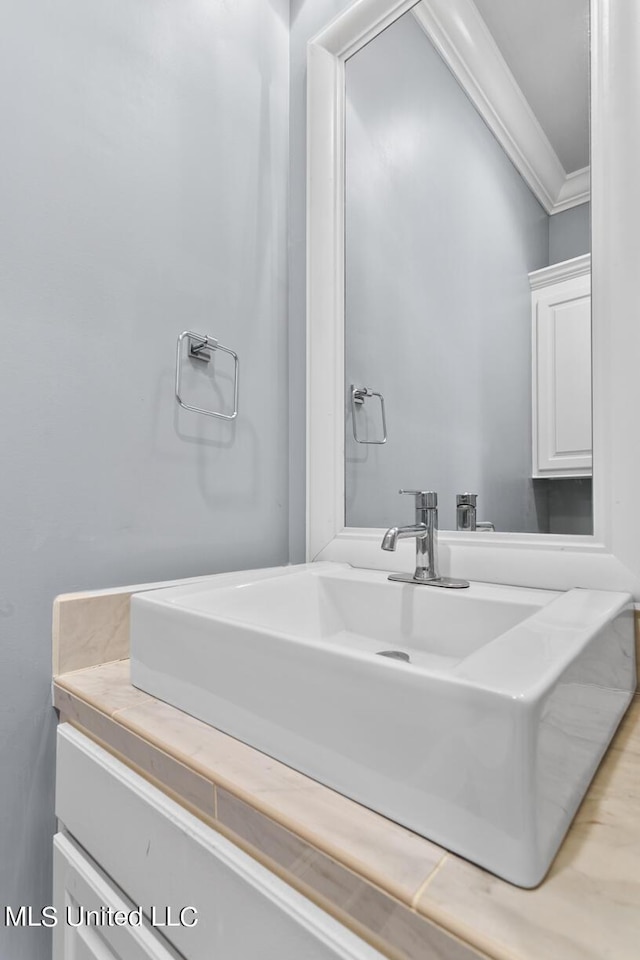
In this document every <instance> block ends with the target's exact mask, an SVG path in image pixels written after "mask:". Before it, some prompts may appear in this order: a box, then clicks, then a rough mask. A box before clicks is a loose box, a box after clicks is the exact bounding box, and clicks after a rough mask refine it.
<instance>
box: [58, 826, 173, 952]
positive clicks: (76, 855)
mask: <svg viewBox="0 0 640 960" xmlns="http://www.w3.org/2000/svg"><path fill="white" fill-rule="evenodd" d="M53 905H54V906H55V908H56V916H57V924H56V926H55V928H54V930H53V960H180V957H179V954H177V953H176V951H175V950H174V949H173V948H172V947H170V946H169V945H168V944H167V943H165V942H164V941H163V938H162V937H161V936H160V935H159V934H156V933H155V932H154V931H153V930H150V929H149V928H148V926H146V925H143V924H141V925H140V926H138V917H137V916H134V915H133V914H132V911H134V910H135V904H133V903H132V902H131V901H130V900H127V898H126V897H125V896H124V894H123V893H122V891H120V890H118V888H117V887H116V886H114V884H113V883H112V882H111V881H110V880H109V878H108V877H107V876H106V875H105V874H104V873H103V872H102V870H100V869H99V867H98V866H97V865H96V864H95V863H93V861H91V860H90V859H89V858H88V857H87V856H86V854H85V853H84V852H83V851H82V850H81V849H80V848H79V847H78V845H77V844H76V843H74V842H73V840H71V839H70V838H69V837H66V836H64V835H63V834H61V833H59V834H57V835H56V836H55V837H54V839H53ZM87 911H94V912H95V914H96V915H97V917H98V918H104V917H107V918H113V917H115V916H116V915H117V914H118V912H122V914H123V916H127V917H128V918H131V920H132V923H131V924H125V925H118V924H116V923H115V922H113V921H112V922H111V923H109V922H103V923H100V924H98V923H97V922H96V921H94V920H93V918H92V917H91V916H90V914H89V913H88V912H87ZM107 911H110V913H107Z"/></svg>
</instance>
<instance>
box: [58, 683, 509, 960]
mask: <svg viewBox="0 0 640 960" xmlns="http://www.w3.org/2000/svg"><path fill="white" fill-rule="evenodd" d="M96 666H99V665H96ZM87 669H91V668H87ZM78 672H79V671H74V673H78ZM64 680H65V677H64V676H63V677H58V678H56V679H55V681H54V706H56V707H57V708H58V709H59V710H60V713H61V717H60V719H61V722H63V721H64V722H67V723H70V724H71V725H72V726H74V727H76V728H77V729H79V730H80V731H81V732H83V733H85V734H86V735H87V736H89V737H90V738H91V739H92V740H94V741H95V742H96V743H98V744H99V745H100V746H102V747H103V748H104V749H106V750H108V751H109V752H110V753H112V754H113V755H114V756H116V757H117V758H118V759H119V760H121V762H123V763H125V764H126V765H127V766H129V767H130V768H131V769H134V770H135V771H136V772H137V773H139V774H140V775H141V776H143V777H144V778H145V779H146V780H148V781H149V782H150V783H152V784H153V785H154V786H156V787H157V788H158V789H160V790H162V791H163V792H164V793H166V794H167V795H168V796H170V797H171V798H172V799H174V800H175V801H176V802H178V803H180V804H181V805H182V806H184V807H185V809H187V810H189V812H190V813H192V814H193V815H194V816H196V817H198V818H199V819H200V820H202V821H204V822H205V823H207V824H208V825H209V826H210V827H211V828H212V829H214V830H216V831H217V832H219V833H221V834H222V835H223V836H225V837H227V838H228V839H229V840H231V841H232V842H233V843H235V844H237V845H238V846H239V847H241V848H242V849H243V850H244V851H245V852H246V853H248V854H249V855H250V856H252V857H254V858H255V859H257V860H258V861H259V862H260V863H262V864H263V866H265V867H266V868H267V869H269V870H270V871H272V872H274V873H276V874H277V875H278V876H279V877H280V878H281V879H282V880H284V881H285V882H286V883H289V884H290V885H291V886H293V887H295V888H296V889H297V890H299V892H301V893H302V894H303V895H304V896H306V897H308V898H309V899H311V900H312V901H313V902H314V903H316V904H317V905H318V906H319V907H321V909H323V910H326V911H327V912H328V913H330V914H331V915H332V916H334V917H335V918H336V919H337V920H339V922H341V923H343V924H345V925H346V926H347V927H349V929H351V930H352V931H353V932H354V933H355V934H356V935H358V936H360V937H362V938H363V939H365V940H366V941H367V942H368V943H370V944H371V946H373V947H374V948H375V949H377V950H379V951H380V952H381V953H383V954H384V955H385V956H387V957H388V958H389V960H406V957H407V954H406V953H404V952H402V951H398V949H397V948H396V946H395V945H394V944H393V942H391V941H389V940H385V939H384V938H383V937H382V936H381V935H379V934H377V933H375V932H374V931H373V930H372V929H370V928H369V927H367V925H366V924H365V923H364V922H362V921H359V920H358V919H357V918H356V917H354V916H352V914H350V913H349V912H348V910H347V909H346V908H343V907H340V906H339V905H338V904H337V903H336V902H335V901H334V900H332V899H329V898H327V897H326V896H323V895H322V894H321V893H320V892H319V891H318V890H317V889H316V888H315V887H314V886H313V885H312V884H311V883H308V882H305V881H304V879H302V878H301V877H299V876H297V875H296V874H295V873H293V872H292V871H291V870H288V869H287V868H286V867H284V866H282V865H281V864H279V863H278V861H276V860H274V859H273V858H272V857H270V856H269V855H268V854H266V853H265V852H263V851H262V850H261V849H260V848H259V847H258V846H256V845H255V844H252V843H250V842H249V841H248V840H246V839H245V838H244V837H242V836H241V835H240V834H238V833H236V832H235V831H234V830H233V829H232V828H231V827H229V826H228V825H227V824H225V822H224V821H222V820H220V819H219V818H218V789H222V790H226V789H227V788H226V787H223V786H222V784H219V783H218V782H217V781H216V780H214V779H213V778H210V780H209V782H210V784H211V788H212V791H213V816H211V815H210V814H208V813H207V812H206V810H205V809H203V808H202V806H200V805H198V804H195V803H192V802H189V800H187V799H185V797H184V795H183V794H182V793H180V792H177V791H176V790H174V789H172V788H171V787H170V786H169V785H168V784H167V783H166V782H165V781H164V780H162V779H159V778H158V777H157V776H154V775H153V774H152V773H151V772H150V771H149V770H148V769H147V768H146V767H141V766H139V765H138V764H137V763H135V762H134V761H132V760H131V758H130V757H129V756H127V754H126V753H124V752H122V751H121V750H119V749H118V748H117V747H116V746H114V744H113V743H111V742H109V740H107V739H105V737H104V736H103V735H101V733H98V732H96V731H95V730H92V729H90V727H89V726H87V725H85V724H84V723H83V722H82V721H79V720H78V719H74V718H73V717H72V716H71V715H70V714H66V713H63V710H64V707H63V706H62V705H61V704H58V703H57V702H56V693H57V692H58V691H61V692H63V693H64V694H65V695H66V696H67V697H69V698H70V699H71V700H72V701H80V703H82V704H83V705H84V706H85V707H86V708H87V709H88V710H89V711H91V713H93V714H96V715H99V716H100V718H101V720H102V721H104V722H106V723H107V724H108V725H110V726H113V727H115V728H119V729H121V730H123V731H126V732H127V733H129V734H131V735H132V736H133V737H135V738H137V739H138V740H140V741H142V742H144V743H145V744H146V745H147V746H149V747H150V748H151V750H153V751H156V752H158V753H164V754H165V756H166V757H168V758H170V759H171V760H173V761H174V762H176V763H178V764H180V765H181V766H186V765H185V764H184V763H183V761H182V760H181V759H179V758H177V757H174V756H173V755H172V754H170V753H168V752H167V751H163V750H162V749H161V748H160V747H159V746H158V745H157V744H156V743H154V742H152V741H150V740H147V739H146V738H145V737H143V736H141V734H139V733H138V732H137V731H134V730H131V729H130V728H129V727H127V726H126V724H124V723H123V722H122V720H121V718H122V717H123V715H124V714H126V713H127V712H128V711H129V710H132V709H135V708H132V707H122V708H120V709H117V710H115V711H114V712H113V713H111V714H107V713H105V712H104V711H102V710H100V709H99V708H98V707H97V706H96V705H95V704H93V703H91V702H90V701H89V700H86V699H84V698H83V697H81V696H80V695H79V694H78V692H76V691H74V690H73V689H71V688H69V687H67V686H66V685H65V683H64ZM145 696H146V695H145ZM149 699H153V698H149ZM188 769H190V768H188ZM194 772H195V771H194ZM228 792H229V793H233V791H231V790H229V791H228ZM233 795H235V794H233ZM250 798H251V802H250V804H249V805H250V806H251V807H252V808H253V809H254V810H255V811H256V813H257V814H258V815H259V816H261V817H265V818H266V819H267V820H273V818H272V817H269V816H268V815H267V814H265V813H264V812H263V811H262V810H261V809H259V806H258V805H256V804H255V802H254V801H255V797H254V796H253V795H250ZM239 799H241V800H242V801H243V802H247V801H246V800H245V799H244V798H243V797H239ZM274 822H275V823H276V824H277V825H278V827H280V828H281V829H283V830H286V831H288V827H287V826H286V825H284V824H281V823H279V822H278V821H274ZM300 840H301V841H302V842H303V843H305V844H306V845H307V846H308V847H309V850H310V851H313V852H316V853H319V854H320V855H321V856H323V857H325V858H327V859H328V860H332V859H333V858H332V857H331V855H330V854H328V853H326V851H324V850H323V849H321V848H318V847H316V846H315V845H314V844H312V843H310V842H309V841H308V840H307V839H306V838H304V837H300ZM443 859H445V858H443ZM335 862H336V863H337V864H338V866H339V867H340V868H341V869H343V870H346V871H348V872H349V873H351V874H352V875H353V877H354V878H355V879H356V880H357V881H358V882H361V883H364V884H365V885H367V886H369V887H371V888H372V889H373V890H376V891H378V893H379V894H381V895H382V896H383V897H385V898H387V899H388V900H389V901H390V902H391V903H392V904H396V905H397V907H398V908H401V909H403V910H406V911H408V912H410V913H411V915H413V917H414V918H415V920H416V921H418V922H419V923H421V924H424V926H425V930H427V929H429V928H433V929H435V930H437V931H440V933H441V934H442V935H444V936H446V937H447V939H448V940H450V941H451V945H452V946H455V945H456V944H457V945H458V947H459V948H461V949H462V950H463V952H464V954H465V960H466V957H467V956H468V960H496V958H495V957H494V955H493V954H492V953H490V952H488V951H486V950H482V953H480V952H479V949H482V948H479V946H478V944H476V943H474V940H473V937H470V938H469V939H466V938H463V937H461V936H460V934H459V933H458V932H454V931H451V930H449V929H448V928H447V927H446V926H443V925H441V924H439V923H437V922H434V921H433V920H432V919H431V918H430V917H428V916H426V915H425V914H424V913H423V912H420V911H419V910H417V909H416V907H415V906H414V901H417V899H418V897H419V895H420V893H421V891H422V890H423V889H424V887H425V886H426V883H427V881H428V879H429V878H430V876H431V873H433V872H436V871H437V869H438V868H439V865H440V864H438V865H437V866H436V868H435V870H434V871H431V873H430V874H429V875H428V877H427V879H426V880H425V882H424V883H422V884H421V885H420V886H419V887H418V889H417V890H416V893H415V894H414V896H413V898H412V902H411V903H409V902H405V901H403V900H399V899H398V898H397V897H396V896H394V894H393V893H391V892H389V891H388V890H385V889H382V888H380V886H379V885H378V884H376V883H375V881H372V880H370V879H369V878H368V877H366V876H363V875H361V874H359V873H357V872H356V871H353V870H352V869H351V867H349V866H347V865H345V864H343V863H340V861H335ZM456 952H457V951H456Z"/></svg>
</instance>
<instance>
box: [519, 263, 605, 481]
mask: <svg viewBox="0 0 640 960" xmlns="http://www.w3.org/2000/svg"><path fill="white" fill-rule="evenodd" d="M533 323H534V343H533V348H534V366H533V385H534V403H533V476H534V477H536V476H538V477H543V476H568V477H569V476H590V475H591V467H592V453H591V450H592V422H591V296H590V278H589V277H588V276H582V277H577V278H573V279H571V280H565V281H562V282H559V283H554V284H553V285H551V286H550V287H549V288H547V289H543V290H538V291H535V292H534V294H533Z"/></svg>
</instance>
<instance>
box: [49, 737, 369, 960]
mask: <svg viewBox="0 0 640 960" xmlns="http://www.w3.org/2000/svg"><path fill="white" fill-rule="evenodd" d="M56 814H57V816H58V818H59V819H60V821H61V822H62V823H63V824H64V825H65V827H66V828H67V830H68V831H69V833H71V834H72V835H73V837H75V838H76V840H77V841H78V842H79V843H80V844H81V845H82V847H83V848H84V849H85V850H86V851H87V852H88V853H89V855H90V856H91V857H93V859H94V860H95V861H96V862H97V863H98V864H99V866H100V867H101V869H102V870H104V871H105V872H106V873H107V874H108V875H109V876H110V877H111V878H112V879H113V880H114V881H115V883H116V884H117V886H118V887H119V888H120V889H121V890H122V891H123V892H124V894H125V895H126V896H127V897H128V898H129V899H130V900H131V901H132V902H133V903H134V904H135V905H136V906H138V905H139V906H141V907H142V910H143V913H144V914H145V916H146V917H147V918H150V917H151V916H152V908H154V912H155V916H156V919H158V918H160V919H161V920H164V919H166V911H167V910H168V909H170V911H171V920H172V922H173V923H176V924H177V925H176V926H166V927H163V928H162V933H163V935H164V936H165V937H166V938H167V940H169V941H170V943H171V944H172V945H173V946H174V947H175V948H176V949H177V950H178V951H179V952H180V953H181V954H183V955H184V957H185V958H186V960H214V958H215V960H220V958H224V960H252V958H254V957H255V958H260V960H336V958H345V960H382V955H381V954H380V953H378V951H377V950H374V949H373V948H372V947H370V946H369V945H368V944H366V943H365V942H364V941H363V940H361V939H360V938H359V937H357V936H356V935H355V934H353V933H352V932H351V931H350V930H348V929H347V928H346V927H344V926H342V924H340V923H339V922H338V921H336V920H335V919H334V918H333V917H331V916H329V914H327V913H325V912H324V911H323V910H321V909H320V908H319V907H317V906H316V905H315V904H313V903H312V902H311V901H309V900H307V899H306V898H305V897H304V896H302V894H300V893H298V891H296V890H294V889H293V888H291V887H289V886H288V885H287V884H286V883H284V881H282V880H280V878H279V877H277V876H275V875H274V874H272V873H271V872H270V871H269V870H267V869H266V868H265V867H263V866H262V865H261V864H259V863H258V862H257V861H255V860H253V859H252V858H251V857H250V856H248V854H246V853H245V852H244V851H242V850H240V849H239V848H238V847H236V846H235V845H234V844H233V843H231V842H230V841H229V840H227V839H226V838H225V837H223V836H221V835H220V834H218V833H217V832H216V831H215V830H213V829H211V828H210V827H208V826H207V825H206V824H204V823H202V822H201V821H200V820H198V819H197V818H196V817H194V816H192V815H191V814H190V813H189V812H188V811H186V810H184V809H183V808H182V807H181V806H180V805H179V804H177V803H175V802H174V801H173V800H171V799H170V798H169V797H167V796H165V795H164V794H163V793H162V792H161V791H160V790H157V789H156V788H155V787H153V786H152V785H151V784H149V783H148V782H147V781H146V780H144V779H143V778H142V777H140V776H139V775H137V774H136V773H134V772H133V771H131V770H130V769H129V768H128V767H126V766H125V765H124V764H123V763H121V762H120V761H118V760H117V759H116V758H115V757H112V756H111V754H109V753H107V751H105V750H103V749H102V748H101V747H99V746H97V745H96V744H94V743H93V742H92V741H91V740H89V739H88V738H87V737H85V736H83V735H82V734H81V733H79V732H78V731H77V730H74V729H73V728H72V727H70V726H68V725H67V724H63V725H62V726H60V727H59V728H58V768H57V782H56ZM185 907H192V908H195V910H197V917H198V922H197V924H195V925H193V926H181V925H180V924H179V920H178V919H177V918H178V916H179V912H180V910H182V909H183V908H185ZM192 916H193V914H192V913H188V914H187V917H188V919H191V917H192Z"/></svg>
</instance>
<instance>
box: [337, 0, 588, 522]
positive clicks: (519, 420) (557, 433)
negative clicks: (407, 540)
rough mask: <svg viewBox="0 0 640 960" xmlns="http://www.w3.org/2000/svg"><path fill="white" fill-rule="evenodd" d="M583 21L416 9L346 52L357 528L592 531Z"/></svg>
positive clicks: (438, 1) (541, 12) (491, 2)
mask: <svg viewBox="0 0 640 960" xmlns="http://www.w3.org/2000/svg"><path fill="white" fill-rule="evenodd" d="M588 26H589V9H588V0H544V2H540V0H536V2H535V3H534V2H533V0H475V2H472V0H464V2H463V0H454V2H452V0H422V2H421V3H419V4H417V5H416V7H414V8H412V10H410V11H409V12H407V13H405V14H404V15H403V16H402V17H400V18H399V19H398V20H397V21H395V22H394V23H393V24H392V25H391V26H390V27H389V28H387V29H386V30H385V31H384V32H383V33H381V34H380V35H379V36H377V37H376V38H375V39H374V40H372V41H371V43H369V44H368V45H367V46H366V47H364V48H363V49H361V50H359V51H358V53H357V54H355V55H354V56H353V57H352V58H351V59H350V60H349V61H348V62H347V64H346V94H347V111H346V158H345V160H346V172H345V178H346V179H345V258H346V259H345V312H346V316H345V373H346V383H345V396H346V403H345V409H346V414H345V415H346V431H345V437H346V450H345V469H346V477H345V480H346V486H345V490H346V503H345V513H346V518H345V519H346V524H347V526H356V527H362V526H366V527H387V526H391V525H393V524H396V523H399V522H404V518H405V515H406V514H407V513H408V512H409V513H410V504H409V502H408V500H406V498H400V497H399V496H398V490H399V489H400V488H401V487H404V488H416V489H423V490H426V489H429V490H435V491H437V492H438V494H439V507H440V526H441V528H444V529H449V530H455V529H456V527H457V528H458V529H460V528H466V529H470V528H471V529H473V527H474V526H476V525H477V526H478V527H479V529H481V530H482V531H483V532H485V531H487V530H488V531H490V530H491V529H492V528H495V530H497V531H512V532H526V533H557V534H584V535H586V534H591V533H592V491H591V342H590V336H591V322H590V226H589V114H588ZM383 441H384V442H383ZM462 495H475V496H476V497H477V500H476V501H475V506H476V509H475V511H470V510H465V509H460V507H465V506H468V505H469V504H468V503H466V502H465V501H462V502H461V503H460V502H458V507H457V497H460V496H462ZM403 501H406V502H403ZM483 525H484V526H483Z"/></svg>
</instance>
